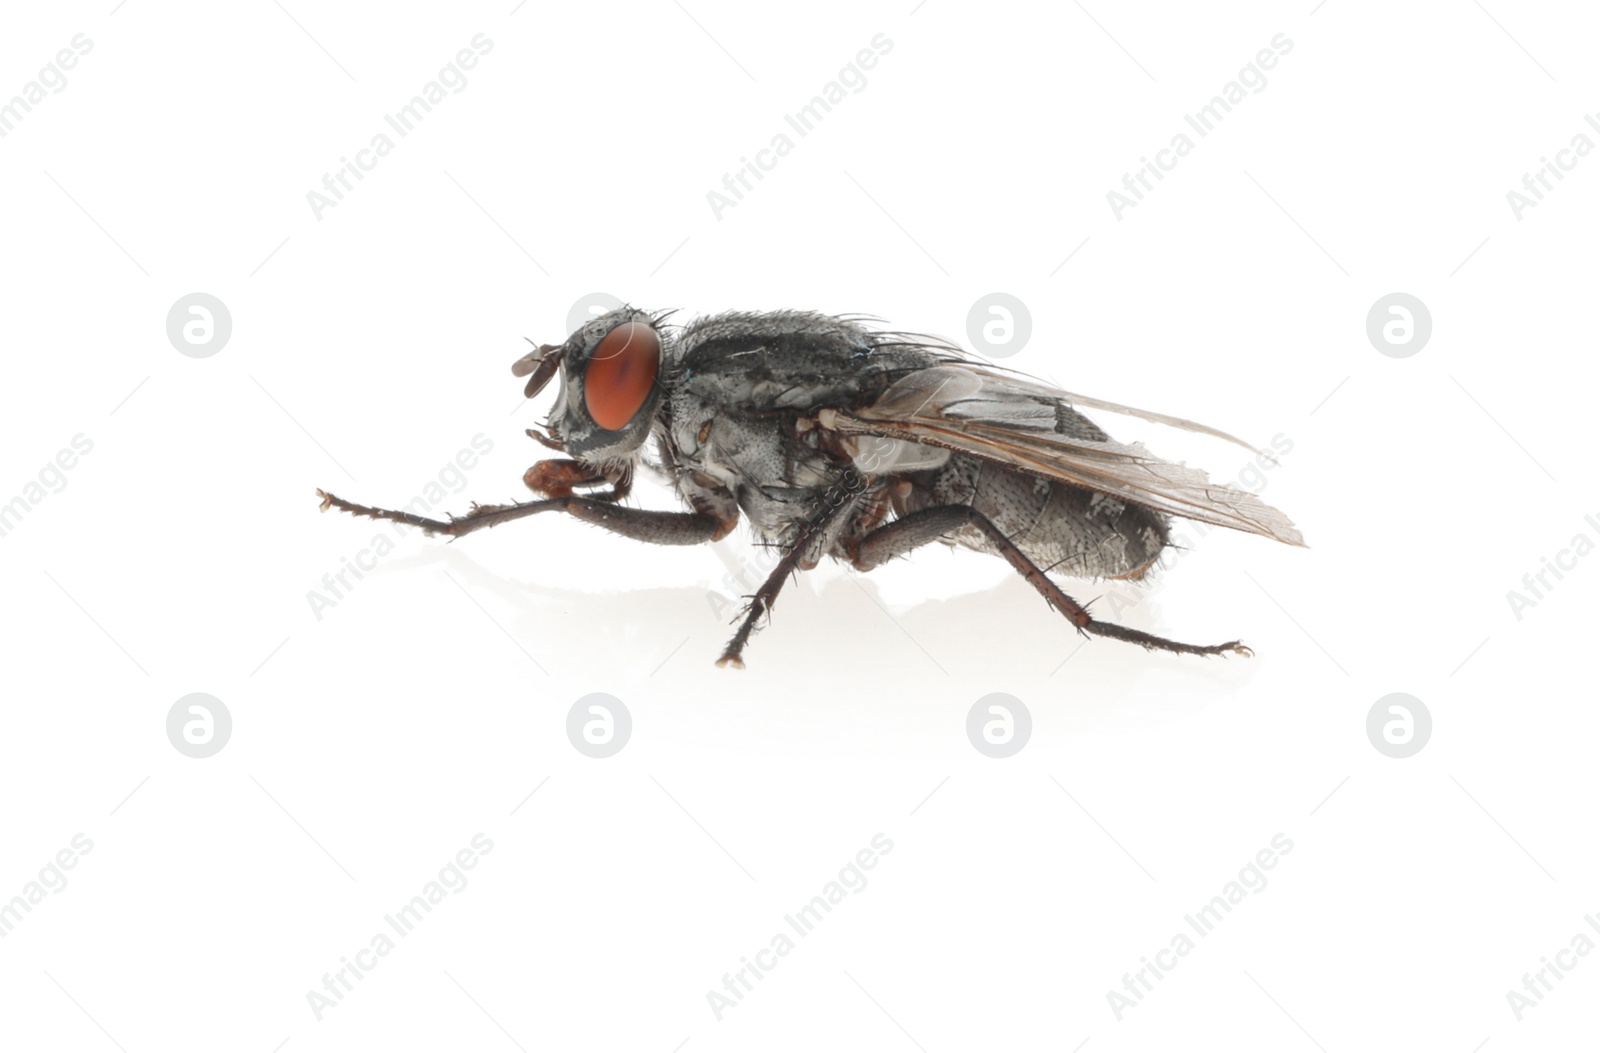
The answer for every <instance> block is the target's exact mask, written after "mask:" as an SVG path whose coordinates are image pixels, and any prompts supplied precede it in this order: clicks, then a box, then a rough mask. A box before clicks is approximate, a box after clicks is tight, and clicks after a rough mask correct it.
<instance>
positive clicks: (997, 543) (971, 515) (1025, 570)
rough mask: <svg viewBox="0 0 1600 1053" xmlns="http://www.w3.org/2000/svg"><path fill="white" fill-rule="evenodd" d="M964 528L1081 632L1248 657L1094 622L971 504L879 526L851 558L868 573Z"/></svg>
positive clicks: (1231, 648) (1226, 647)
mask: <svg viewBox="0 0 1600 1053" xmlns="http://www.w3.org/2000/svg"><path fill="white" fill-rule="evenodd" d="M966 526H972V527H976V528H977V529H978V530H980V531H982V532H983V534H984V536H985V537H987V538H988V539H989V541H990V542H991V543H993V545H994V547H995V549H996V550H997V551H998V552H999V553H1000V555H1001V556H1002V557H1004V558H1005V561H1006V562H1007V563H1010V564H1011V566H1012V567H1013V568H1014V569H1015V570H1016V572H1017V573H1018V574H1021V575H1022V576H1023V577H1024V578H1025V579H1027V582H1028V584H1029V585H1032V586H1033V587H1034V589H1035V590H1037V591H1038V593H1039V595H1041V596H1043V597H1044V599H1045V602H1046V603H1048V604H1049V605H1050V606H1051V607H1054V608H1055V609H1056V610H1058V611H1060V612H1061V613H1062V614H1064V615H1066V616H1067V620H1068V621H1070V622H1072V624H1073V625H1074V626H1076V627H1077V629H1078V631H1079V632H1081V633H1089V634H1093V635H1095V636H1105V637H1109V638H1110V639H1113V640H1123V641H1126V642H1127V643H1135V644H1138V645H1139V646H1140V647H1143V648H1145V649H1146V650H1152V651H1171V652H1173V653H1174V654H1199V655H1213V654H1229V653H1231V654H1241V655H1244V656H1246V657H1249V656H1250V655H1251V654H1252V652H1251V650H1250V648H1248V647H1246V646H1245V645H1244V644H1242V643H1240V642H1239V641H1238V640H1232V641H1229V642H1228V643H1224V644H1211V645H1208V646H1202V645H1197V644H1186V643H1179V642H1178V641H1176V640H1168V639H1166V638H1164V637H1161V636H1152V635H1151V634H1150V633H1146V632H1141V631H1139V630H1138V629H1129V628H1127V627H1126V626H1122V625H1116V624H1113V623H1111V622H1102V621H1096V620H1095V619H1094V618H1093V617H1091V616H1090V614H1089V612H1088V610H1086V609H1085V608H1084V607H1083V605H1081V604H1080V603H1078V601H1076V600H1074V599H1073V598H1072V597H1071V596H1068V595H1067V594H1066V593H1065V592H1063V591H1062V589H1061V586H1059V585H1057V584H1056V583H1055V582H1054V581H1052V580H1051V579H1050V577H1049V575H1047V574H1045V572H1044V571H1043V570H1041V569H1039V566H1038V565H1037V564H1036V563H1034V562H1033V560H1031V559H1029V558H1028V556H1027V554H1026V553H1025V552H1023V551H1022V549H1021V548H1020V547H1018V545H1017V543H1016V542H1015V541H1012V540H1011V538H1010V537H1009V536H1007V535H1006V533H1005V532H1004V531H1003V530H1001V529H1000V528H999V527H997V526H995V525H994V523H992V522H990V520H989V517H988V516H986V515H984V514H983V513H982V512H980V511H978V510H977V509H976V508H973V507H972V506H971V505H940V506H937V507H935V508H924V509H923V510H922V511H920V512H913V513H911V514H910V515H908V516H905V517H903V518H901V519H897V520H895V521H894V522H893V523H890V524H888V525H887V526H882V527H879V528H878V529H877V530H874V531H873V532H872V533H870V534H868V535H867V536H866V537H864V538H862V539H861V541H860V542H859V544H858V546H857V548H856V550H855V553H854V556H855V566H856V569H858V570H871V569H873V568H874V567H878V566H881V565H883V564H884V563H886V562H888V561H889V560H891V559H893V558H895V557H896V556H902V555H905V554H906V553H907V552H910V551H911V550H913V549H916V548H920V547H921V546H923V545H926V544H928V543H929V542H930V541H937V540H939V539H940V538H942V537H945V536H946V535H949V534H951V533H954V532H955V531H957V530H960V529H961V528H962V527H966Z"/></svg>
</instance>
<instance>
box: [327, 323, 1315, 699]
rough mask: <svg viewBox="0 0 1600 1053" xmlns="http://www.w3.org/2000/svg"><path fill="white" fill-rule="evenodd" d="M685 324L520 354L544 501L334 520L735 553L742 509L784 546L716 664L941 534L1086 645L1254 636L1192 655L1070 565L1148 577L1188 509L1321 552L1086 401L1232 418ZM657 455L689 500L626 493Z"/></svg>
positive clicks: (917, 347) (970, 368)
mask: <svg viewBox="0 0 1600 1053" xmlns="http://www.w3.org/2000/svg"><path fill="white" fill-rule="evenodd" d="M666 319H667V313H658V314H651V313H648V312H645V311H641V310H638V309H636V308H633V307H627V306H624V307H620V308H617V309H616V310H614V311H611V312H609V313H607V314H604V315H601V316H599V317H597V318H595V319H593V320H592V321H590V322H587V323H586V324H584V325H583V326H582V327H580V328H579V329H578V330H577V331H576V332H574V333H573V334H572V335H571V336H569V337H568V338H567V340H566V341H565V342H564V343H562V344H559V345H556V344H542V345H539V346H537V347H536V348H535V349H534V350H533V351H531V352H530V353H528V354H527V355H524V356H523V357H522V358H520V359H518V360H517V361H516V362H515V363H514V364H513V366H512V369H511V371H512V373H513V374H514V375H516V376H519V377H523V376H525V377H527V378H528V381H527V385H526V387H525V388H524V394H525V395H526V396H527V397H528V398H530V399H531V398H535V397H537V396H538V395H539V394H540V392H541V391H543V389H544V388H545V387H546V386H548V385H549V384H550V382H551V381H553V380H557V378H558V377H559V381H558V383H557V394H556V400H555V404H554V406H553V407H552V409H551V411H550V414H549V416H548V418H547V420H546V423H545V427H544V429H543V430H542V431H541V430H539V429H534V428H530V429H528V434H529V436H531V437H532V438H534V439H536V440H537V441H539V442H540V443H542V444H543V445H545V446H547V447H549V448H551V449H554V450H557V451H560V452H561V453H563V454H565V456H563V457H561V458H555V459H549V460H542V461H539V462H537V463H536V464H534V466H533V467H531V468H529V469H528V471H527V473H526V474H525V475H524V476H523V482H524V483H525V484H526V485H527V486H528V488H529V489H530V490H532V491H533V492H534V493H535V494H537V495H539V497H538V499H537V500H533V501H524V502H518V503H514V504H505V505H478V504H474V505H472V506H471V508H470V510H469V511H468V512H467V513H466V514H464V515H460V516H451V518H449V519H448V520H439V519H428V518H425V517H422V516H419V515H415V514H413V513H411V512H405V511H392V510H388V509H381V508H370V507H367V506H365V505H358V504H354V503H352V502H349V501H346V500H344V499H343V498H340V497H335V496H334V495H333V494H330V493H326V492H324V491H322V490H318V491H317V496H318V497H320V498H322V508H323V510H324V511H326V510H327V509H329V508H338V509H341V510H343V511H346V512H350V513H352V514H354V515H362V516H370V517H372V518H374V519H388V520H394V521H397V522H401V523H407V524H410V525H411V526H417V527H421V528H422V529H423V530H424V531H425V532H427V533H428V534H430V535H432V534H444V535H448V536H450V537H453V538H454V537H462V536H464V535H466V534H470V533H472V532H474V531H476V530H481V529H483V528H485V527H493V526H499V525H500V524H501V523H507V522H510V521H511V520H513V519H521V518H523V517H524V516H530V515H537V514H539V513H541V512H562V513H565V514H567V515H570V516H573V517H575V518H577V519H581V520H583V521H585V522H588V523H591V524H593V525H595V526H599V527H603V528H604V529H606V530H609V531H611V532H612V533H615V534H620V535H622V536H623V537H628V538H633V539H634V540H637V541H645V542H649V543H651V544H658V545H696V544H702V543H705V542H709V541H716V540H718V539H720V538H724V537H727V536H728V534H730V533H731V532H732V531H733V529H734V528H735V527H736V526H737V525H738V522H739V519H740V517H741V516H743V517H744V518H745V519H747V520H749V522H750V526H751V528H752V530H753V531H754V533H755V534H756V536H757V537H758V538H759V539H760V540H761V541H762V542H765V543H767V544H769V545H772V546H773V547H774V548H775V549H776V550H777V551H779V552H780V553H781V556H780V558H779V560H778V562H777V565H776V566H775V567H774V568H773V570H772V572H771V574H770V575H769V576H768V577H767V579H766V581H765V582H764V583H763V584H762V585H761V587H760V588H759V589H758V590H757V591H756V592H755V594H754V595H753V596H750V597H749V603H748V604H747V605H746V606H745V608H744V609H743V611H742V612H741V615H740V620H739V626H738V629H737V630H736V631H735V632H734V635H733V638H732V639H731V640H729V641H728V644H727V646H726V647H725V648H724V649H723V651H722V654H721V657H720V658H718V660H717V664H718V665H731V666H734V667H743V665H744V661H743V654H744V649H745V646H746V644H747V643H748V642H749V639H750V634H751V633H752V632H753V631H754V630H755V628H756V626H757V624H758V623H759V621H760V620H761V618H762V616H763V615H766V614H768V613H769V612H770V611H771V610H772V605H773V603H774V601H775V600H776V599H777V597H778V593H779V591H780V590H781V589H782V588H783V585H784V583H785V582H786V581H788V580H789V578H790V577H792V576H793V575H794V574H795V573H796V572H798V571H801V570H810V569H811V568H813V567H815V566H816V565H817V564H818V563H819V562H821V560H822V559H823V558H824V557H832V558H833V559H837V560H841V561H844V562H846V563H849V564H850V565H851V566H853V567H855V568H856V569H857V570H861V571H869V570H872V569H873V568H875V567H879V566H882V565H883V564H884V563H886V562H888V561H889V560H891V559H895V558H896V557H899V556H904V555H907V554H908V553H910V552H912V551H913V550H914V549H917V548H920V547H921V546H923V545H926V544H929V543H931V542H935V541H939V542H944V543H946V544H955V545H961V546H964V547H966V548H970V549H975V550H977V551H980V552H985V553H988V554H990V555H994V556H998V557H1000V558H1001V559H1004V560H1005V561H1006V562H1007V563H1009V564H1010V565H1011V567H1012V568H1013V569H1014V570H1016V572H1017V573H1018V574H1020V575H1022V577H1023V578H1024V579H1026V580H1027V582H1028V584H1030V585H1032V586H1033V588H1034V589H1036V590H1037V591H1038V592H1039V593H1040V594H1041V595H1042V596H1043V597H1044V599H1045V601H1046V602H1047V603H1048V604H1049V605H1050V606H1051V607H1053V608H1055V609H1056V610H1057V611H1059V612H1061V613H1062V614H1063V615H1064V616H1065V617H1066V618H1067V620H1068V621H1070V622H1071V623H1072V624H1073V626H1074V627H1076V628H1077V630H1078V631H1079V633H1081V634H1091V635H1095V636H1104V637H1110V638H1112V639H1116V640H1124V641H1127V642H1129V643H1134V644H1139V645H1140V646H1143V647H1145V648H1147V649H1150V650H1163V651H1170V652H1174V653H1178V654H1196V655H1214V654H1228V653H1233V654H1241V655H1246V656H1248V655H1250V654H1251V651H1250V649H1249V648H1248V647H1246V646H1245V645H1244V644H1242V643H1240V642H1239V641H1237V640H1233V641H1230V642H1228V643H1223V644H1212V645H1204V646H1202V645H1195V644H1186V643H1179V642H1177V641H1175V640H1169V639H1166V638H1163V637H1160V636H1154V635H1151V634H1150V633H1146V632H1142V631H1140V630H1137V629H1130V628H1127V627H1125V626H1121V625H1116V624H1113V623H1110V622H1104V621H1100V620H1098V619H1096V618H1094V617H1092V616H1091V615H1090V613H1089V611H1088V610H1087V609H1086V608H1085V607H1084V606H1083V605H1081V604H1079V603H1078V602H1077V601H1076V600H1074V599H1072V597H1070V596H1068V595H1067V594H1066V593H1065V592H1064V591H1063V590H1062V588H1061V586H1060V585H1059V584H1057V583H1056V581H1055V578H1054V577H1052V575H1059V576H1063V577H1071V578H1080V579H1085V580H1106V579H1129V580H1138V579H1141V578H1143V577H1144V576H1145V574H1146V573H1147V572H1148V571H1149V570H1150V568H1151V567H1152V566H1154V565H1155V564H1156V562H1157V560H1158V559H1159V558H1160V556H1161V553H1162V552H1163V551H1164V550H1165V549H1166V548H1167V547H1168V545H1169V544H1170V543H1171V542H1170V523H1171V519H1172V517H1174V516H1177V517H1181V518H1185V519H1192V520H1196V521H1198V522H1202V523H1209V524H1213V525H1216V526H1223V527H1228V528H1230V529H1234V530H1240V531H1244V532H1245V533H1250V534H1259V535H1261V536H1263V537H1268V538H1272V539H1273V540H1276V541H1281V542H1284V543H1285V544H1290V545H1303V544H1304V543H1305V542H1304V540H1303V539H1302V538H1301V536H1300V532H1299V531H1298V530H1296V529H1295V527H1294V524H1293V523H1291V522H1290V521H1289V519H1288V517H1287V516H1285V515H1284V514H1283V513H1282V512H1279V511H1278V510H1277V509H1275V508H1273V507H1271V506H1270V505H1267V504H1266V503H1265V502H1263V501H1261V499H1260V498H1258V497H1257V496H1256V495H1254V494H1251V493H1248V492H1246V491H1243V490H1239V489H1237V488H1234V487H1230V486H1221V485H1218V484H1215V483H1212V482H1211V481H1210V480H1209V479H1208V478H1207V477H1206V475H1205V473H1204V472H1201V471H1199V470H1197V469H1194V468H1189V467H1187V466H1185V465H1181V464H1176V463H1173V462H1170V461H1164V460H1161V459H1160V458H1157V457H1155V456H1154V455H1152V454H1151V453H1150V452H1149V451H1147V450H1146V449H1145V448H1144V447H1143V446H1141V445H1138V444H1125V443H1121V442H1118V441H1116V440H1114V439H1112V438H1111V437H1110V436H1109V435H1108V434H1107V433H1106V432H1104V431H1102V430H1101V428H1100V427H1099V426H1098V425H1097V424H1095V423H1094V422H1093V421H1091V420H1090V419H1089V418H1088V417H1086V416H1084V414H1083V413H1082V412H1080V408H1081V407H1089V408H1095V409H1104V410H1109V411H1112V412H1116V413H1121V414H1127V415H1132V416H1136V417H1140V418H1142V419H1145V420H1149V421H1153V422H1157V423H1161V424H1166V425H1171V426H1174V427H1179V428H1183V429H1186V430H1189V431H1197V432H1203V433H1205V434H1209V435H1213V436H1216V437H1219V438H1223V439H1227V440H1229V441H1231V442H1239V440H1237V439H1234V438H1233V437H1232V436H1229V435H1226V434H1225V433H1223V432H1219V431H1217V430H1215V429H1213V428H1208V427H1205V426H1204V425H1199V424H1194V423H1192V422H1190V421H1185V420H1180V419H1178V418H1175V417H1168V416H1165V415H1163V414H1157V413H1150V412H1147V411H1144V410H1136V409H1132V408H1131V407H1127V406H1120V405H1117V404H1116V403H1110V402H1104V401H1102V400H1099V399H1092V398H1088V397H1086V396H1082V395H1074V394H1072V393H1070V392H1066V391H1062V390H1059V389H1057V388H1054V387H1052V386H1050V385H1047V384H1045V383H1043V382H1041V381H1038V380H1035V379H1033V378H1031V377H1027V376H1024V375H1022V374H1019V373H1014V372H1010V371H1007V370H1003V369H1000V368H997V367H995V366H992V365H990V364H988V363H985V362H982V361H980V360H976V359H973V358H971V357H970V356H968V355H966V354H965V353H963V352H962V351H961V350H960V349H959V348H957V347H955V346H953V345H950V344H947V343H944V342H943V341H940V340H936V339H933V338H930V337H925V336H919V335H916V334H912V333H903V332H893V331H885V330H880V329H876V328H873V327H872V326H870V325H868V324H867V322H866V320H865V319H861V318H856V317H840V316H833V315H825V314H818V313H815V312H809V311H774V312H762V313H756V312H732V313H727V314H719V315H713V316H710V317H706V318H700V319H697V320H695V321H693V322H690V323H688V324H687V325H683V326H673V325H668V324H667V321H666ZM1239 444H1240V445H1245V444H1244V443H1239ZM1247 448H1248V447H1247ZM647 450H648V453H647ZM640 465H645V466H647V467H651V468H654V469H657V470H659V471H660V472H661V473H662V474H664V476H665V477H666V478H667V479H668V480H669V481H670V483H671V484H672V486H673V489H674V490H675V491H676V492H677V495H678V497H679V498H680V499H681V501H682V503H683V506H684V507H683V508H682V510H679V511H655V510H650V509H643V508H636V507H632V506H630V505H627V504H624V503H623V502H624V499H625V498H626V497H627V496H628V494H629V493H630V491H631V489H632V486H633V478H634V472H635V469H636V468H638V467H639V466H640Z"/></svg>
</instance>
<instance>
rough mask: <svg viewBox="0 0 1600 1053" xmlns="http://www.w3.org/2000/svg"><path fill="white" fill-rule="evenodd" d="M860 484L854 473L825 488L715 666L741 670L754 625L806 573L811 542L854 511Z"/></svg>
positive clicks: (746, 611) (762, 584)
mask: <svg viewBox="0 0 1600 1053" xmlns="http://www.w3.org/2000/svg"><path fill="white" fill-rule="evenodd" d="M861 486H862V480H861V477H860V476H859V475H857V474H856V473H855V472H854V471H848V472H846V473H845V477H844V478H843V479H842V480H840V481H839V482H837V483H835V484H833V486H831V487H829V488H828V493H827V495H826V497H824V498H823V502H822V505H821V509H820V511H818V512H817V513H816V514H814V515H813V516H812V517H811V518H810V519H809V520H807V521H806V522H805V523H804V524H803V525H802V526H801V528H800V534H799V536H798V537H796V538H795V539H794V541H793V543H791V544H790V545H789V548H788V551H786V552H784V554H783V558H782V559H780V560H778V565H777V566H775V567H773V568H772V573H771V574H768V575H767V580H766V581H764V582H762V583H761V587H760V588H759V589H757V590H756V591H755V595H753V596H751V597H750V602H749V604H747V605H746V606H745V609H744V621H742V622H740V623H739V631H738V632H736V633H734V634H733V639H731V640H729V641H728V646H726V647H724V648H723V649H722V656H721V657H720V658H718V659H717V665H718V666H719V667H720V666H730V665H731V666H733V668H735V669H743V668H744V658H743V654H744V647H745V644H747V643H749V642H750V634H751V633H752V632H754V631H755V627H756V622H757V621H759V620H760V619H761V616H762V615H763V614H767V613H769V612H770V611H771V610H772V603H773V601H774V600H776V599H777V598H778V593H779V591H780V590H782V588H783V583H784V582H786V581H788V580H789V577H790V576H791V575H793V574H794V573H795V572H796V571H797V570H801V569H805V568H803V567H802V564H803V563H804V561H805V555H806V550H807V549H809V548H810V547H811V542H812V541H813V540H815V538H816V537H817V535H818V534H820V533H822V532H823V531H824V530H826V529H827V527H828V525H829V524H830V523H832V522H834V521H835V520H837V519H838V518H839V517H840V516H841V515H842V514H843V513H845V512H846V511H849V510H851V509H853V508H854V507H855V501H854V500H852V498H853V496H854V495H855V494H856V493H858V492H859V490H860V488H861Z"/></svg>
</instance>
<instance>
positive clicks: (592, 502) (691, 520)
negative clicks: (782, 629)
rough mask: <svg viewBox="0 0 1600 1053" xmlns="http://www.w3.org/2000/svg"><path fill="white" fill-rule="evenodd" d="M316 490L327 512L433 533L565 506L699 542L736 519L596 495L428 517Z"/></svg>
mask: <svg viewBox="0 0 1600 1053" xmlns="http://www.w3.org/2000/svg"><path fill="white" fill-rule="evenodd" d="M317 496H318V497H320V498H322V510H323V511H324V512H326V511H327V510H328V509H329V508H337V509H340V510H341V511H345V512H349V513H350V514H351V515H357V516H367V517H368V518H371V519H388V520H392V521H394V522H396V523H405V524H407V525H408V526H414V527H421V528H422V530H423V532H424V533H426V534H429V535H434V534H446V535H448V536H450V537H452V538H456V537H464V536H466V535H467V534H470V533H472V532H473V531H475V530H481V529H483V528H485V527H494V526H499V525H500V524H501V523H509V522H510V521H511V520H513V519H521V518H523V517H524V516H531V515H537V514H538V513H540V512H566V513H567V514H569V515H572V516H575V517H577V518H578V519H581V520H583V521H584V522H586V523H593V524H594V525H595V526H598V527H604V528H605V529H606V530H609V531H611V532H612V533H613V534H620V535H622V536H623V537H627V538H632V539H633V540H635V541H647V542H649V543H651V544H654V545H698V544H701V543H703V542H706V541H710V540H712V539H713V538H716V537H719V536H721V535H722V534H724V533H726V532H727V531H728V530H732V529H733V525H732V524H726V525H725V524H723V522H722V521H721V520H719V519H718V518H717V517H715V516H709V515H704V514H702V513H700V512H656V511H652V510H650V509H645V508H628V507H626V506H623V505H618V504H613V503H611V502H609V501H604V500H600V499H597V498H592V497H576V496H567V497H552V498H549V499H547V500H544V501H522V502H518V503H515V504H509V505H478V504H475V505H473V506H472V509H471V510H470V511H469V512H467V514H466V515H462V516H451V517H450V518H449V519H428V518H427V517H425V516H419V515H416V514H414V513H412V512H401V511H395V510H391V509H386V508H369V507H368V506H366V505H358V504H355V503H353V502H350V501H346V500H345V499H344V498H342V497H335V496H334V495H333V494H330V493H327V492H325V491H323V490H318V491H317Z"/></svg>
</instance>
